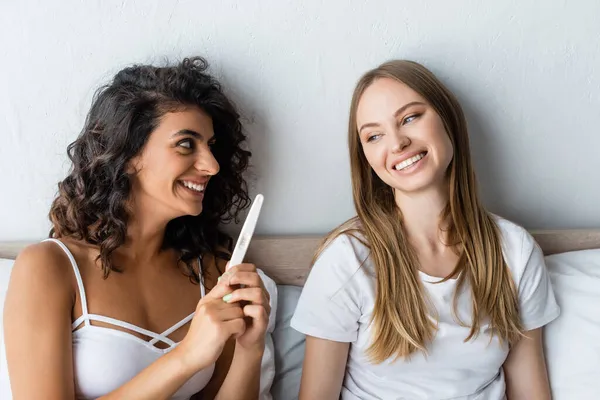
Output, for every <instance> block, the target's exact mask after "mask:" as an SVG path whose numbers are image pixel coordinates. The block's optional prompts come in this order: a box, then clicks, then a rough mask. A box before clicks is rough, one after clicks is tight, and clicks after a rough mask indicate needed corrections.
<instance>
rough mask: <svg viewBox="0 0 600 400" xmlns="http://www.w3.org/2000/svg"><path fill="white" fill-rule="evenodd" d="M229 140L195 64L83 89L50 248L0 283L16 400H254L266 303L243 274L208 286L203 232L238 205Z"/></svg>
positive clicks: (219, 239) (212, 246)
mask: <svg viewBox="0 0 600 400" xmlns="http://www.w3.org/2000/svg"><path fill="white" fill-rule="evenodd" d="M244 141H245V135H244V133H243V131H242V126H241V124H240V121H239V115H238V113H237V112H236V110H235V108H234V106H233V104H232V103H231V102H230V101H229V100H228V99H227V97H226V96H225V95H224V93H223V91H222V88H221V85H220V84H219V83H218V82H217V80H215V79H214V78H213V77H212V76H211V75H209V74H208V72H207V63H206V61H205V60H203V59H202V58H192V59H185V60H183V62H181V63H180V64H178V65H174V66H167V67H155V66H150V65H134V66H131V67H128V68H125V69H123V70H122V71H120V72H118V73H117V74H116V76H115V77H114V79H113V80H112V82H111V83H110V84H109V85H107V86H105V87H103V88H101V89H100V90H99V91H98V93H97V94H96V96H95V98H94V101H93V104H92V107H91V110H90V112H89V114H88V117H87V119H86V121H85V126H84V128H83V131H82V132H81V134H80V135H79V137H78V138H77V139H76V140H75V142H73V143H72V144H71V145H69V147H68V154H69V158H70V159H71V161H72V168H71V171H70V173H69V175H68V176H67V177H66V178H65V179H64V180H63V181H62V182H60V183H59V191H58V195H57V197H56V199H55V200H54V202H53V204H52V207H51V210H50V219H51V222H52V226H53V227H52V230H51V232H50V239H48V240H46V241H43V242H41V243H38V244H35V245H32V246H30V247H28V248H26V249H25V250H24V251H23V252H21V254H20V255H19V257H18V258H17V261H16V263H15V267H14V270H13V273H12V277H11V282H10V286H9V290H8V294H7V299H6V305H5V331H6V347H7V359H8V366H9V373H10V380H11V387H12V391H13V395H14V398H15V399H16V400H18V399H32V398H42V397H43V398H44V399H73V398H77V399H91V398H103V399H113V398H114V399H117V398H119V399H132V400H134V399H165V398H174V399H188V398H190V397H191V396H193V395H195V394H197V393H200V394H202V396H203V398H219V399H253V398H257V397H258V391H259V379H260V364H261V359H262V355H263V352H264V334H265V330H266V325H267V322H268V314H269V312H270V310H269V299H268V293H267V292H266V291H265V289H264V287H263V285H262V283H261V280H260V277H259V276H258V274H257V272H256V268H255V267H254V266H253V265H251V264H242V265H238V266H233V268H231V269H230V270H228V272H227V273H225V274H224V275H223V276H224V277H225V279H220V278H219V275H221V273H222V272H223V271H224V266H225V263H226V262H227V261H226V260H227V259H228V255H229V250H230V249H231V244H232V243H231V242H232V240H231V238H230V237H229V236H228V235H227V234H225V233H224V232H223V231H221V230H220V229H219V225H220V223H222V222H224V221H228V220H231V219H232V218H235V217H236V216H237V214H238V212H239V211H240V210H242V209H243V208H245V207H246V206H247V205H248V203H249V198H248V193H247V187H246V183H245V181H244V180H243V178H242V173H243V172H244V170H245V169H246V167H247V165H248V158H249V157H250V153H249V152H248V151H246V150H244V149H243V148H242V147H241V146H242V144H243V142H244ZM218 278H219V279H218ZM240 285H243V286H240Z"/></svg>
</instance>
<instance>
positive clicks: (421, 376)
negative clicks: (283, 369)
mask: <svg viewBox="0 0 600 400" xmlns="http://www.w3.org/2000/svg"><path fill="white" fill-rule="evenodd" d="M497 223H498V226H499V228H500V232H501V237H502V248H503V254H504V258H505V260H506V263H507V264H508V267H509V268H510V270H511V272H512V275H513V278H514V280H515V283H516V286H517V289H518V294H519V307H520V316H521V321H522V324H523V327H524V329H525V330H532V329H535V328H539V327H542V326H544V325H545V324H547V323H549V322H550V321H552V320H554V319H555V318H556V317H557V316H558V315H559V313H560V311H559V307H558V305H557V304H556V301H555V299H554V293H553V291H552V287H551V284H550V280H549V278H548V273H547V271H546V266H545V263H544V257H543V254H542V251H541V249H540V248H539V246H538V245H537V243H535V241H534V239H533V238H532V237H531V235H530V234H529V233H528V232H527V231H526V230H525V229H523V228H521V227H520V226H518V225H515V224H513V223H511V222H509V221H507V220H504V219H501V218H498V219H497ZM364 260H366V262H365V263H364V264H363V265H362V267H361V264H362V263H363V261H364ZM420 276H421V280H422V281H423V284H424V287H425V290H427V292H428V293H429V296H430V298H431V301H432V303H433V305H434V306H435V307H436V310H437V313H438V314H439V318H438V327H439V330H437V332H436V335H435V338H434V340H433V341H432V343H431V344H430V345H429V346H428V356H427V358H425V356H424V355H423V354H422V353H421V352H417V353H414V354H412V355H411V358H410V360H407V359H398V360H396V361H395V362H394V361H393V359H388V360H386V361H384V362H383V363H381V364H372V363H371V362H369V360H368V358H367V356H366V350H367V349H368V348H369V346H370V344H371V338H372V336H371V335H372V332H371V329H372V327H371V326H370V324H369V322H370V318H371V315H372V312H373V308H374V305H375V290H376V281H375V275H374V267H373V264H372V261H371V259H370V258H369V250H368V249H367V248H366V247H365V246H364V245H363V244H361V243H360V242H359V241H358V240H356V239H355V238H352V237H349V236H347V235H342V236H339V237H338V238H336V239H335V240H334V241H333V242H332V243H331V245H330V246H329V247H328V248H327V249H326V250H325V251H324V252H323V253H322V254H321V256H320V257H319V259H318V260H317V262H316V263H315V265H314V267H313V268H312V270H311V273H310V275H309V277H308V279H307V282H306V284H305V286H304V289H303V291H302V295H301V296H300V300H299V302H298V306H297V308H296V312H295V314H294V317H293V318H292V322H291V325H292V327H293V328H294V329H296V330H298V331H300V332H302V333H304V334H306V335H310V336H314V337H318V338H322V339H328V340H333V341H337V342H349V343H350V353H349V356H348V363H347V365H346V374H345V378H344V383H343V387H342V394H341V398H342V399H343V400H349V399H385V400H391V399H410V400H416V399H453V400H459V399H460V400H475V399H477V400H501V399H505V384H504V374H503V370H502V364H503V363H504V361H505V359H506V357H507V355H508V346H507V345H506V344H504V345H501V344H500V342H499V340H498V338H497V337H496V336H494V337H493V338H492V339H491V342H490V332H489V324H488V323H487V321H482V324H481V329H480V334H479V335H478V336H477V338H476V339H472V340H470V341H469V342H466V343H465V342H464V339H465V338H467V336H468V335H469V332H470V328H469V327H463V326H461V325H460V324H459V323H458V322H457V321H456V320H455V318H454V317H453V313H452V311H453V306H452V299H453V296H454V289H455V286H456V280H448V281H446V282H444V283H437V284H432V283H430V282H432V281H433V282H435V281H439V280H440V279H439V278H433V277H431V276H429V275H427V274H425V273H422V272H420ZM457 312H458V315H459V317H460V318H461V320H463V321H464V322H465V323H466V324H467V325H470V322H471V321H472V316H471V295H470V287H469V285H468V283H465V285H464V288H463V290H461V293H459V294H458V302H457Z"/></svg>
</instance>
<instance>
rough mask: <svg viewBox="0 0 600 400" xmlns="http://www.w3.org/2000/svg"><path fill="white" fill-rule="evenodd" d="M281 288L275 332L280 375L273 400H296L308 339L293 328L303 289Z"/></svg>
mask: <svg viewBox="0 0 600 400" xmlns="http://www.w3.org/2000/svg"><path fill="white" fill-rule="evenodd" d="M277 288H278V292H279V299H278V303H277V322H276V325H275V330H274V331H273V342H274V344H275V366H276V367H277V371H276V373H275V379H274V381H273V386H272V388H271V394H272V395H273V400H294V399H297V398H298V393H299V392H300V377H301V376H302V361H303V360H304V341H305V338H304V335H303V334H301V333H300V332H297V331H296V330H294V329H293V328H292V327H291V326H290V320H291V319H292V316H293V315H294V311H295V310H296V304H298V299H299V298H300V293H301V292H302V288H301V287H298V286H287V285H279V286H278V287H277Z"/></svg>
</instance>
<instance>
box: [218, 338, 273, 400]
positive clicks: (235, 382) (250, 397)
mask: <svg viewBox="0 0 600 400" xmlns="http://www.w3.org/2000/svg"><path fill="white" fill-rule="evenodd" d="M263 353H264V345H263V347H262V349H261V348H257V349H256V350H255V351H252V350H246V349H242V348H240V347H239V346H236V349H235V353H234V355H233V361H232V362H231V367H230V368H229V371H228V373H227V377H226V378H225V381H224V382H223V385H222V386H221V388H220V389H219V393H218V394H217V396H216V397H215V399H217V400H230V399H239V400H255V399H258V393H259V391H260V365H261V360H262V356H263Z"/></svg>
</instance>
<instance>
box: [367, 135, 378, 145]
mask: <svg viewBox="0 0 600 400" xmlns="http://www.w3.org/2000/svg"><path fill="white" fill-rule="evenodd" d="M380 136H381V135H380V134H378V133H376V134H374V135H371V136H369V137H368V138H367V143H371V142H374V141H376V140H377V139H379V137H380Z"/></svg>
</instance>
